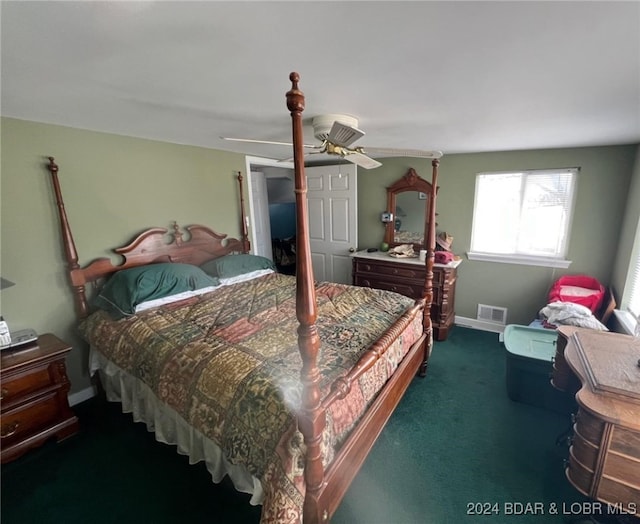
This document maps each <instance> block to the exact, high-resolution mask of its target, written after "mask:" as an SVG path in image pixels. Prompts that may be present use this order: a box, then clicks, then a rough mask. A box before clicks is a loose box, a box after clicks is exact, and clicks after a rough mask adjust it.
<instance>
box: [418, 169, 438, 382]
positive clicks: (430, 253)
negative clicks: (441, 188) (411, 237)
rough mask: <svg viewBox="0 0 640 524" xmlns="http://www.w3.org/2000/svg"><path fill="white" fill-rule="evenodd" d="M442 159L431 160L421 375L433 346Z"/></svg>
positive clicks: (424, 372) (425, 368)
mask: <svg viewBox="0 0 640 524" xmlns="http://www.w3.org/2000/svg"><path fill="white" fill-rule="evenodd" d="M439 165H440V161H439V160H438V159H437V158H434V159H433V160H432V161H431V166H432V172H431V193H430V194H429V217H428V221H429V227H428V228H427V238H426V246H427V257H426V261H425V266H426V275H425V280H424V293H423V296H424V299H425V303H424V314H423V315H424V316H423V321H422V325H423V326H424V331H425V333H426V334H427V340H426V341H425V348H424V361H423V363H422V365H421V366H420V372H419V373H420V376H424V375H426V373H427V364H428V361H429V356H430V355H431V349H432V348H433V322H432V321H431V304H432V303H433V263H434V261H435V250H436V195H437V193H438V166H439Z"/></svg>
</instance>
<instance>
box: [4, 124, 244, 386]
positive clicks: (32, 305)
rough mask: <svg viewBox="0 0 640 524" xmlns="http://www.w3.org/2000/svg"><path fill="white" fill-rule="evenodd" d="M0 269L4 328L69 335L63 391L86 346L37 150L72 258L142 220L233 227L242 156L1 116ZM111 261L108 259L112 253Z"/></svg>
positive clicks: (92, 253) (121, 238)
mask: <svg viewBox="0 0 640 524" xmlns="http://www.w3.org/2000/svg"><path fill="white" fill-rule="evenodd" d="M1 125H2V127H1V132H2V134H1V137H2V161H1V165H0V167H1V179H0V180H1V182H0V184H1V185H0V190H1V194H2V198H1V233H2V237H1V244H2V255H1V257H0V259H1V264H0V272H1V274H2V276H3V277H5V278H8V279H10V280H11V281H13V282H15V283H16V285H15V286H14V287H11V288H9V289H6V290H4V291H2V293H1V296H0V299H1V300H2V302H1V305H0V306H1V309H0V310H1V312H2V315H3V316H4V318H5V320H7V322H8V324H9V327H10V328H11V329H12V330H16V329H23V328H25V327H32V328H34V329H35V330H36V331H38V332H39V333H46V332H53V333H55V334H57V335H58V336H59V337H61V338H63V339H64V340H66V341H67V342H69V343H71V344H73V351H72V352H71V354H70V357H69V358H68V360H67V371H68V375H69V379H70V380H71V383H72V392H76V391H79V390H82V389H85V388H87V387H88V386H89V385H90V380H89V376H88V372H87V361H88V358H87V355H88V352H87V349H86V347H85V345H84V343H83V342H82V341H81V339H80V337H79V336H78V334H77V333H76V331H75V329H74V325H75V312H74V305H73V299H72V295H71V290H70V286H69V285H68V283H67V277H66V272H65V263H64V255H63V251H62V243H61V240H60V232H59V227H58V222H59V221H58V215H57V210H56V205H55V200H54V196H53V190H52V185H51V177H50V175H49V172H48V171H47V169H46V167H45V166H46V163H47V158H46V157H47V156H53V157H55V159H56V163H57V164H58V165H59V167H60V171H59V179H60V185H61V187H62V193H63V196H64V201H65V207H66V211H67V215H68V218H69V222H70V224H71V227H72V230H73V233H74V237H75V242H76V247H77V250H78V254H79V257H80V264H86V263H88V262H89V261H91V260H92V259H94V258H97V257H104V256H110V255H111V254H110V253H109V251H108V249H106V248H111V247H117V246H120V245H122V244H123V243H125V242H128V241H129V240H131V239H132V235H133V234H134V233H137V232H139V231H141V230H143V229H145V228H147V227H152V226H158V227H167V228H168V227H170V226H171V224H172V222H173V221H176V222H177V223H178V224H179V225H183V226H186V225H190V224H199V223H201V224H205V225H208V226H211V227H213V228H214V229H216V230H217V231H219V232H221V233H228V234H229V235H231V236H236V237H237V236H239V235H240V220H239V216H240V212H239V194H238V184H237V181H236V179H235V175H236V174H237V172H238V171H242V172H243V173H244V170H245V161H244V155H239V154H235V153H227V152H221V151H215V150H212V149H204V148H198V147H189V146H183V145H173V144H167V143H161V142H154V141H150V140H142V139H136V138H130V137H123V136H117V135H111V134H105V133H97V132H91V131H84V130H79V129H72V128H67V127H61V126H54V125H47V124H38V123H33V122H25V121H21V120H15V119H9V118H3V119H2V124H1ZM113 260H114V261H116V262H117V260H118V258H117V257H113Z"/></svg>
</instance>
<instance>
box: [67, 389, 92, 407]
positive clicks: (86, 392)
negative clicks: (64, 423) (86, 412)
mask: <svg viewBox="0 0 640 524" xmlns="http://www.w3.org/2000/svg"><path fill="white" fill-rule="evenodd" d="M97 394H98V391H97V390H96V388H95V386H90V387H88V388H85V389H81V390H80V391H76V392H75V393H72V394H71V395H69V397H68V398H69V405H70V406H75V405H76V404H80V402H84V401H85V400H89V399H90V398H93V397H95V396H96V395H97Z"/></svg>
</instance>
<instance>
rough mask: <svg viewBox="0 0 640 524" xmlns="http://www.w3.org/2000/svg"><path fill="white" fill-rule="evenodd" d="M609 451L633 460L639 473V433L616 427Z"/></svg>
mask: <svg viewBox="0 0 640 524" xmlns="http://www.w3.org/2000/svg"><path fill="white" fill-rule="evenodd" d="M609 449H611V451H614V452H616V453H620V454H622V455H626V456H627V457H630V458H632V459H635V461H637V462H638V471H639V472H640V432H638V431H633V430H631V429H628V428H622V427H620V426H616V427H615V428H614V430H613V439H612V440H611V445H610V446H609Z"/></svg>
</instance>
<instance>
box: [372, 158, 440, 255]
mask: <svg viewBox="0 0 640 524" xmlns="http://www.w3.org/2000/svg"><path fill="white" fill-rule="evenodd" d="M431 191H432V185H431V183H430V182H427V181H426V180H425V179H424V178H421V177H420V176H419V175H418V173H417V172H416V170H415V169H413V168H409V171H407V173H406V174H405V175H404V176H403V177H402V178H401V179H400V180H398V181H396V182H395V183H393V184H392V185H390V186H389V187H387V212H389V213H392V215H393V220H391V222H387V224H386V228H385V233H384V241H385V242H386V243H387V244H389V246H390V247H394V246H399V245H400V244H412V245H413V249H414V250H415V251H419V250H420V249H426V247H425V239H426V237H427V231H428V229H427V228H428V225H429V224H428V217H429V202H430V198H429V195H430V194H431Z"/></svg>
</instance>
